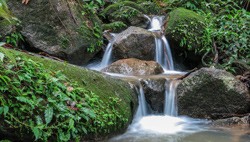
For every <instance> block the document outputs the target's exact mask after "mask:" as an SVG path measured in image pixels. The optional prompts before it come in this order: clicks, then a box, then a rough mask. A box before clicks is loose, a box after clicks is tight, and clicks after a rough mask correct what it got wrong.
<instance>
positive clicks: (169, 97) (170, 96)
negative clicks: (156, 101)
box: [164, 80, 178, 116]
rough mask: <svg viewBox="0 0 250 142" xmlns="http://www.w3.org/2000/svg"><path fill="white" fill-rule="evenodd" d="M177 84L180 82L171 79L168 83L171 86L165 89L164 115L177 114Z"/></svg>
mask: <svg viewBox="0 0 250 142" xmlns="http://www.w3.org/2000/svg"><path fill="white" fill-rule="evenodd" d="M168 83H169V82H168ZM177 85H178V82H177V81H175V80H173V81H171V82H170V83H169V85H168V84H167V85H166V86H169V87H168V89H166V90H165V103H164V104H165V106H164V115H169V116H177V104H176V103H177V102H176V96H175V90H176V87H177Z"/></svg>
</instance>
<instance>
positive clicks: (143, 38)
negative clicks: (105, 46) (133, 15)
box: [113, 27, 155, 60]
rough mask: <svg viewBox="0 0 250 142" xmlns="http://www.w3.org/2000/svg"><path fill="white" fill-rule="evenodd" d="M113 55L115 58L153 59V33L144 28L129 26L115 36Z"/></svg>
mask: <svg viewBox="0 0 250 142" xmlns="http://www.w3.org/2000/svg"><path fill="white" fill-rule="evenodd" d="M113 55H114V58H115V59H116V60H119V59H126V58H137V59H141V60H154V57H155V39H154V35H153V34H152V33H151V32H149V31H147V30H146V29H142V28H138V27H129V28H128V29H126V30H125V31H123V32H122V33H120V34H118V35H117V36H116V37H115V42H114V45H113Z"/></svg>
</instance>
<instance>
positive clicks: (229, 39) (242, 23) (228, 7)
mask: <svg viewBox="0 0 250 142" xmlns="http://www.w3.org/2000/svg"><path fill="white" fill-rule="evenodd" d="M165 3H167V5H168V6H169V7H168V9H167V10H172V9H174V8H176V7H185V8H187V9H190V10H193V11H196V12H197V13H200V15H203V16H204V17H205V18H204V19H205V22H204V24H205V28H204V31H202V32H203V34H202V35H201V37H197V38H201V39H200V40H199V42H200V43H201V45H202V46H200V47H199V48H196V50H195V51H196V52H197V53H200V54H204V58H206V61H207V63H208V64H209V65H211V64H213V62H214V59H215V58H216V56H217V55H216V54H218V63H219V64H220V65H221V66H223V67H224V68H225V69H227V70H231V69H230V68H229V67H230V64H231V63H232V62H233V61H234V60H238V59H241V60H246V59H248V58H250V45H249V40H250V13H249V12H247V11H246V10H244V9H242V8H241V6H242V4H243V1H240V0H239V1H233V0H227V1H223V0H212V1H209V2H207V1H205V0H198V1H188V0H178V1H177V0H165ZM180 29H181V28H180ZM193 32H195V31H191V32H190V31H187V34H192V33H193ZM186 37H187V36H184V37H183V39H182V40H181V42H180V45H185V44H186V46H190V43H188V42H189V41H192V40H193V38H186ZM191 37H192V36H191ZM199 42H197V43H199ZM217 52H218V53H217Z"/></svg>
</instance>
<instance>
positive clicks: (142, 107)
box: [134, 82, 147, 120]
mask: <svg viewBox="0 0 250 142" xmlns="http://www.w3.org/2000/svg"><path fill="white" fill-rule="evenodd" d="M138 92H139V94H138V103H139V105H138V109H137V112H136V115H135V118H134V120H139V119H140V118H142V117H143V116H146V115H147V105H146V100H145V95H144V91H143V87H142V85H141V83H140V82H139V90H138Z"/></svg>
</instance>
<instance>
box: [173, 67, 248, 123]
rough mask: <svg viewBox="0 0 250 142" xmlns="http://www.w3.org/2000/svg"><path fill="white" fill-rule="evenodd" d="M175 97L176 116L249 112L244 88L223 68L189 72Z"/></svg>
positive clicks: (205, 115)
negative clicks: (176, 100) (176, 103)
mask: <svg viewBox="0 0 250 142" xmlns="http://www.w3.org/2000/svg"><path fill="white" fill-rule="evenodd" d="M177 96H178V111H179V114H180V115H188V116H191V117H197V118H210V119H211V118H212V119H218V118H222V117H223V115H224V116H225V115H230V116H232V115H233V114H244V113H248V112H249V104H250V103H249V98H250V97H249V92H248V89H247V87H246V86H245V85H244V84H243V83H241V82H240V81H239V80H238V79H236V78H235V77H234V76H233V75H232V74H231V73H228V72H226V71H224V70H218V69H213V68H202V69H200V70H198V71H196V72H194V73H192V74H190V75H189V76H188V77H186V78H185V79H183V81H182V82H181V83H180V84H179V86H178V87H177Z"/></svg>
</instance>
